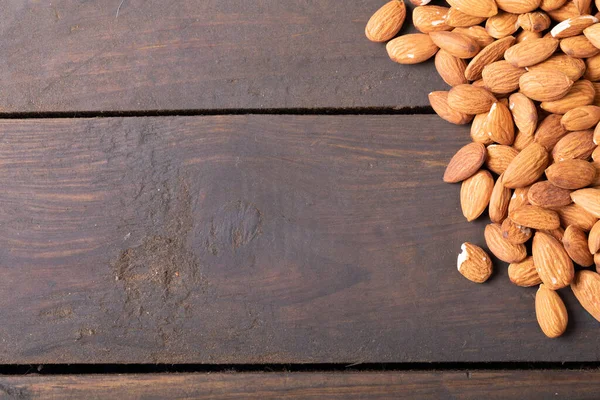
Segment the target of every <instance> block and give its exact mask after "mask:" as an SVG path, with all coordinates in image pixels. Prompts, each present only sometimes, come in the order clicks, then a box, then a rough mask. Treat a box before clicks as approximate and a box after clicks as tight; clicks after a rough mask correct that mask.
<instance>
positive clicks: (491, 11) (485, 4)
mask: <svg viewBox="0 0 600 400" xmlns="http://www.w3.org/2000/svg"><path fill="white" fill-rule="evenodd" d="M447 2H448V4H450V5H451V6H452V7H454V8H456V9H457V10H459V11H462V12H464V13H466V14H469V15H474V16H476V17H491V16H493V15H496V14H497V13H498V7H497V6H496V2H495V1H494V0H447Z"/></svg>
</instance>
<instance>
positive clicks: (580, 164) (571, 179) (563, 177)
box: [546, 159, 596, 190]
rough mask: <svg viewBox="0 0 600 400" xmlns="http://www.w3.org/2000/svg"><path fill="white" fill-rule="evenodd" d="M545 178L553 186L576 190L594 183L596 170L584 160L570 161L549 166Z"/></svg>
mask: <svg viewBox="0 0 600 400" xmlns="http://www.w3.org/2000/svg"><path fill="white" fill-rule="evenodd" d="M546 177H547V178H548V180H549V181H550V182H551V183H552V184H553V185H554V186H557V187H559V188H562V189H568V190H576V189H581V188H584V187H586V186H589V185H591V184H592V182H594V179H595V178H596V168H595V167H594V166H593V165H592V164H591V163H589V162H587V161H585V160H579V159H570V160H565V161H562V162H557V163H554V164H552V165H550V166H549V167H548V168H547V169H546Z"/></svg>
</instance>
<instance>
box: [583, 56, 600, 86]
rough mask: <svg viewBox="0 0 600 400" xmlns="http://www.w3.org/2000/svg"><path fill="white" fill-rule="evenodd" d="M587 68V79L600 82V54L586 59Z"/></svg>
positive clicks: (585, 76)
mask: <svg viewBox="0 0 600 400" xmlns="http://www.w3.org/2000/svg"><path fill="white" fill-rule="evenodd" d="M585 66H586V70H585V75H584V78H585V79H587V80H589V81H592V82H594V81H598V80H600V54H598V55H595V56H593V57H590V58H588V59H586V60H585Z"/></svg>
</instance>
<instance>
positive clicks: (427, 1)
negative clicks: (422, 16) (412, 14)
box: [409, 0, 431, 7]
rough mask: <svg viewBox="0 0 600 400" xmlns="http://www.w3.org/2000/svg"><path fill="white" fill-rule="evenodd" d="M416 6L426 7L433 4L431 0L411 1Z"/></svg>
mask: <svg viewBox="0 0 600 400" xmlns="http://www.w3.org/2000/svg"><path fill="white" fill-rule="evenodd" d="M409 1H410V2H411V3H412V4H413V5H414V6H416V7H418V6H424V5H426V4H429V3H430V2H431V0H409Z"/></svg>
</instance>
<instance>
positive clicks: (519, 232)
mask: <svg viewBox="0 0 600 400" xmlns="http://www.w3.org/2000/svg"><path fill="white" fill-rule="evenodd" d="M500 229H501V230H502V237H503V238H504V239H506V240H508V241H509V242H510V243H512V244H523V243H525V242H526V241H528V240H529V239H531V235H533V231H532V230H531V228H528V227H526V226H523V225H519V224H517V223H516V222H515V221H513V220H512V219H510V218H506V219H505V220H504V221H503V222H502V226H501V227H500Z"/></svg>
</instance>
